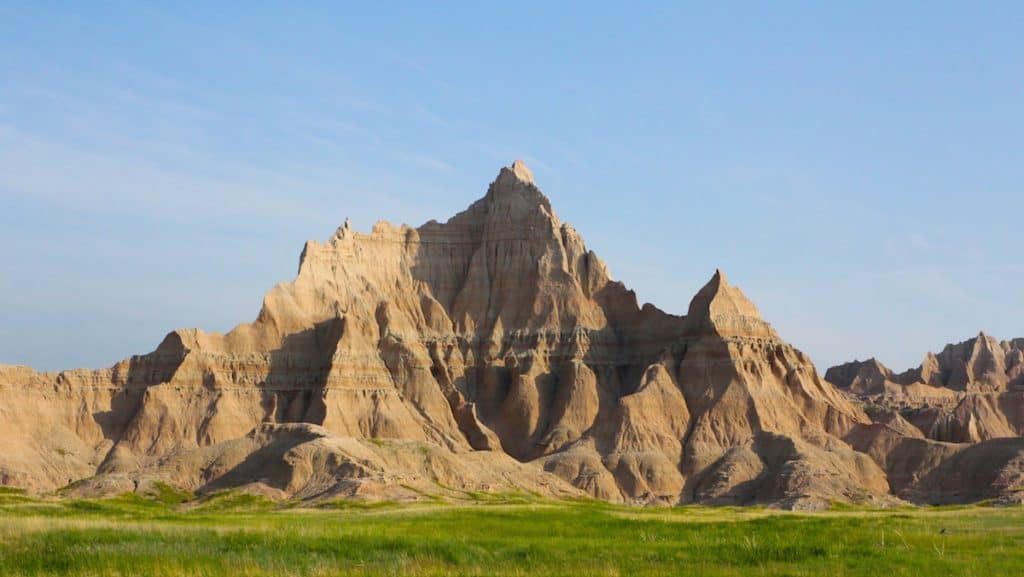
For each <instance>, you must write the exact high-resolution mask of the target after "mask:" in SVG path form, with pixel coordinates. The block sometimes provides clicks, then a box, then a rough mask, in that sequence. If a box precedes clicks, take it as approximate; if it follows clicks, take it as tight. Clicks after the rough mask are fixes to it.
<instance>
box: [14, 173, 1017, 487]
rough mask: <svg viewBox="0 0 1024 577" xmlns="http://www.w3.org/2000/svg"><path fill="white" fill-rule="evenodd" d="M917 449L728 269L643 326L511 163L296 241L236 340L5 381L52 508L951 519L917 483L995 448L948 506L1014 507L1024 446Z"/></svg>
mask: <svg viewBox="0 0 1024 577" xmlns="http://www.w3.org/2000/svg"><path fill="white" fill-rule="evenodd" d="M993 354H994V353H993ZM990 356H991V355H990ZM985 358H988V357H985ZM982 360H984V359H982ZM993 362H995V361H993ZM997 364H998V363H997ZM1004 364H1005V363H1004ZM869 408H870V407H869ZM915 431H916V429H915V428H914V427H913V426H907V427H904V426H903V423H901V422H900V421H898V420H897V419H896V417H893V418H891V419H889V420H888V421H883V420H880V419H879V418H877V415H875V414H874V413H873V412H872V411H870V410H866V409H865V408H864V406H863V403H862V402H861V401H860V400H859V399H858V398H857V397H855V396H852V395H849V394H847V393H845V392H843V391H842V390H840V388H837V387H834V386H833V385H832V384H831V383H830V382H829V381H828V380H826V379H823V378H821V376H820V375H818V373H817V370H816V369H815V367H814V365H813V363H812V362H811V361H810V359H809V358H808V357H807V356H806V355H804V354H803V353H802V352H801V351H799V350H798V349H796V348H794V347H792V346H791V345H789V344H788V343H786V342H785V341H783V340H782V339H781V337H780V336H779V335H778V334H777V333H776V331H775V330H774V329H773V328H772V327H771V325H770V324H768V323H767V322H766V321H764V320H763V319H762V318H761V316H760V313H759V312H758V310H757V307H756V306H755V305H754V304H753V303H752V302H751V301H750V300H749V299H748V298H747V297H746V295H744V294H743V292H742V291H741V290H740V289H739V288H738V287H735V286H732V285H730V284H729V283H728V281H727V280H726V278H725V275H724V274H723V273H722V272H721V271H720V270H716V271H715V274H714V275H713V276H712V277H711V279H710V280H709V281H708V282H707V283H706V285H705V286H704V287H703V288H701V289H700V290H699V291H698V292H697V294H696V295H694V297H693V299H692V300H691V303H690V306H689V308H688V312H687V315H685V316H677V315H672V314H669V313H666V312H664V311H661V310H660V309H658V308H657V307H655V306H653V305H649V304H645V305H643V306H642V307H641V306H640V305H639V303H638V302H637V298H636V295H635V293H634V292H632V291H630V290H629V289H627V288H626V286H625V285H624V284H623V283H621V282H619V281H615V280H613V279H612V277H611V275H610V274H609V272H608V268H607V266H606V265H605V264H604V262H603V261H602V260H601V259H600V258H599V257H598V256H597V255H596V254H595V253H594V252H593V251H591V250H589V249H588V248H587V247H586V244H585V242H584V240H583V238H582V237H581V236H580V235H579V233H578V232H577V231H576V230H575V229H574V228H573V227H572V226H571V225H568V224H567V223H562V222H561V221H560V219H559V218H558V216H557V215H556V214H555V211H554V210H553V208H552V206H551V203H550V200H549V199H548V198H547V196H545V195H544V193H543V192H541V190H540V189H539V188H538V187H537V186H536V184H535V183H534V181H533V176H532V173H530V171H529V169H528V168H527V167H526V166H525V164H523V163H522V162H520V161H517V162H515V163H513V164H512V165H511V166H510V167H504V168H502V169H501V170H500V171H499V173H498V175H497V177H496V178H495V180H494V182H492V183H491V184H490V186H489V187H488V189H487V192H486V194H485V195H484V196H483V197H482V198H480V199H479V200H477V201H475V202H473V203H472V204H471V205H470V206H469V207H468V208H467V209H466V210H464V211H461V212H459V213H458V214H456V215H454V216H452V217H451V218H449V219H448V220H446V221H445V222H444V223H440V222H437V221H433V220H432V221H428V222H427V223H425V224H423V225H421V226H420V227H415V228H414V227H410V226H408V225H398V226H396V225H392V224H390V223H388V222H386V221H378V222H377V223H376V224H375V225H374V226H373V228H372V230H371V231H370V232H368V233H361V232H357V231H355V230H353V229H352V227H351V224H350V223H349V222H348V221H346V222H345V224H343V225H342V226H341V227H339V228H338V229H337V231H335V233H334V234H333V235H332V236H331V237H330V238H329V239H328V240H326V241H323V242H321V241H309V242H307V243H306V244H305V246H304V248H303V250H302V254H301V257H300V262H299V267H298V271H297V274H296V277H295V279H293V280H292V281H290V282H285V283H280V284H278V285H275V286H274V287H273V288H271V289H270V290H269V291H268V292H267V294H266V296H265V297H264V299H263V303H262V306H261V308H260V311H259V313H258V315H257V316H256V318H255V320H254V321H253V322H250V323H243V324H240V325H238V326H236V327H235V328H233V329H232V330H230V331H228V332H227V333H224V334H219V333H206V332H204V331H201V330H199V329H186V330H177V331H172V332H171V333H169V334H168V335H167V336H166V337H165V338H164V340H163V341H162V342H161V343H160V345H159V346H158V347H157V348H156V350H154V351H153V352H152V353H149V354H146V355H136V356H133V357H130V358H129V359H126V360H124V361H121V362H119V363H117V364H115V365H114V366H113V367H111V368H110V369H101V370H96V371H89V370H73V371H65V372H60V373H56V374H52V373H35V372H34V371H31V370H30V369H27V368H15V367H0V438H4V439H6V440H7V445H8V446H9V448H10V449H11V450H9V451H6V452H3V453H0V483H2V484H5V485H18V486H26V487H28V488H31V489H34V490H40V491H45V490H53V489H56V488H59V487H62V486H70V487H71V489H70V490H72V491H73V492H79V493H83V494H96V493H99V494H106V493H115V492H119V491H124V490H129V491H137V490H142V489H140V487H142V488H145V487H146V486H148V485H152V484H153V483H156V482H162V483H169V484H171V485H174V486H179V487H182V488H184V489H188V490H190V491H198V492H209V491H214V490H219V489H221V488H225V487H236V488H242V489H244V490H248V491H255V492H260V493H262V494H267V495H270V496H274V497H279V498H298V499H307V500H321V499H332V498H360V499H381V498H389V499H390V498H397V499H417V498H422V497H423V495H424V494H434V493H441V494H443V493H444V492H446V491H452V490H474V491H476V490H484V491H500V490H526V491H531V492H535V493H539V494H543V495H549V496H554V497H563V496H582V495H590V496H592V497H596V498H600V499H605V500H608V501H614V502H629V503H638V504H667V505H675V504H682V503H691V502H705V503H719V504H725V503H730V504H747V503H768V504H774V505H780V506H787V507H818V506H825V505H827V504H828V503H831V502H832V501H852V502H861V503H874V504H889V503H896V502H899V499H912V500H928V499H929V498H932V497H930V495H933V494H937V495H939V497H936V498H945V496H946V495H947V493H952V492H953V491H945V492H943V491H939V490H938V489H936V488H935V487H937V486H938V484H939V483H940V481H942V480H941V479H939V478H938V477H929V476H928V473H929V472H931V471H933V470H934V469H926V468H925V467H933V466H934V465H936V464H940V465H941V463H944V462H952V461H950V460H951V459H961V460H965V462H969V463H984V462H985V460H984V459H981V460H979V459H966V458H965V457H962V456H960V455H961V453H963V452H964V451H966V450H974V449H975V448H976V447H978V446H980V447H982V449H985V450H988V449H986V447H989V446H992V447H995V446H996V445H998V451H1000V453H999V454H1000V455H1001V456H1002V457H1005V459H1004V461H1005V463H1004V465H1003V466H1002V467H1001V468H998V470H995V472H994V473H993V474H994V475H996V476H999V475H1002V477H999V478H1001V479H1003V478H1005V479H1008V480H1007V481H1006V482H1005V483H1003V484H1002V485H1000V484H997V483H995V482H994V481H993V482H992V483H989V484H988V485H987V486H981V487H970V491H973V492H968V493H963V494H961V493H957V496H956V498H966V499H971V498H975V495H977V496H978V498H981V497H982V496H989V495H990V494H991V493H993V492H995V493H997V496H1006V495H1009V494H1010V493H1012V491H1010V489H1011V488H1012V487H1015V486H1017V485H1013V483H1014V482H1015V481H1014V479H1016V478H1017V477H1014V475H1015V474H1016V472H1015V471H1016V470H1015V469H1014V467H1015V466H1016V465H1015V464H1014V463H1016V462H1017V461H1016V460H1015V459H1016V458H1017V457H1015V455H1018V454H1019V453H1020V451H1024V447H1021V446H1019V444H1014V443H1006V442H1002V441H1001V442H999V443H996V444H991V441H990V440H989V439H978V440H977V442H974V441H971V442H970V443H968V442H964V443H963V446H962V447H960V446H958V447H955V448H951V447H949V446H947V445H948V444H941V443H940V441H937V440H933V439H928V438H925V436H924V435H922V434H919V433H917V432H915ZM985 443H990V445H986V444H985ZM907 447H917V448H916V449H914V450H910V449H907ZM992 450H996V449H992ZM915 451H916V452H915ZM1015 451H1017V452H1015ZM922 453H927V454H930V455H933V456H932V457H930V458H929V459H926V460H925V461H924V464H922V463H921V462H919V460H918V457H919V456H920V454H922ZM1002 457H1001V458H1002ZM1007 463H1008V464H1007ZM972 466H981V465H972ZM907 470H914V471H917V473H915V475H916V476H915V475H911V476H910V477H909V478H911V480H909V481H908V480H906V479H904V477H905V476H906V475H905V472H906V471H907ZM1000 487H1002V488H1000ZM1013 494H1014V495H1015V494H1016V493H1013Z"/></svg>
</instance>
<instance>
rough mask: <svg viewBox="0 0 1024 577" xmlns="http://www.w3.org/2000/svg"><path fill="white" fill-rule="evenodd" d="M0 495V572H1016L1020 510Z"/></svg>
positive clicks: (1022, 557) (1023, 518) (1021, 544)
mask: <svg viewBox="0 0 1024 577" xmlns="http://www.w3.org/2000/svg"><path fill="white" fill-rule="evenodd" d="M180 501H181V499H179V498H177V496H176V495H175V494H173V493H168V494H166V495H163V496H156V498H154V499H143V498H141V497H136V496H123V497H118V498H115V499H106V500H69V499H63V500H40V499H34V498H30V497H26V496H23V495H20V494H17V493H13V492H2V493H0V575H4V576H28V575H81V576H86V575H88V576H99V575H125V576H128V575H133V576H134V575H158V576H179V575H188V576H207V575H210V576H214V575H246V576H263V575H266V576H275V577H277V576H292V575H294V576H299V575H303V576H306V575H314V576H319V575H324V576H326V575H682V574H686V575H744V576H749V575H815V576H818V575H829V576H830V577H836V576H843V575H885V576H887V577H889V576H896V575H913V576H920V575H943V576H953V575H977V576H983V575H984V576H996V575H1024V508H1021V507H1012V508H993V507H960V508H928V509H911V508H907V509H897V510H884V511H878V510H871V511H869V510H855V509H847V508H843V509H837V510H833V511H827V512H820V513H791V512H782V511H774V510H768V509H762V508H709V507H682V508H676V509H637V508H628V507H620V506H612V505H606V504H602V503H592V502H572V503H565V502H546V501H535V500H531V499H529V498H522V497H514V496H513V497H496V496H481V495H472V496H471V498H470V499H467V502H466V503H461V504H458V503H457V504H452V503H436V502H435V503H429V504H418V505H417V504H412V505H410V504H405V505H397V504H379V505H375V506H365V505H364V506H353V505H339V506H334V507H331V508H326V509H298V508H281V506H280V505H279V504H273V503H270V502H268V501H264V500H262V499H260V498H256V497H251V496H247V495H239V494H225V495H220V496H217V497H214V498H207V499H205V500H202V501H198V502H192V503H181V502H180Z"/></svg>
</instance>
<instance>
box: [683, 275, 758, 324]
mask: <svg viewBox="0 0 1024 577" xmlns="http://www.w3.org/2000/svg"><path fill="white" fill-rule="evenodd" d="M686 316H687V318H688V319H689V325H690V330H691V332H705V331H707V330H711V331H712V332H714V333H716V334H718V335H720V336H746V337H766V338H776V337H777V335H776V334H775V331H774V330H773V329H772V328H771V326H770V325H769V324H768V323H766V322H765V321H764V320H762V319H761V313H760V312H758V310H757V307H756V306H754V303H752V302H751V301H750V299H748V298H747V296H746V295H744V294H743V291H742V290H740V289H739V287H733V286H730V285H729V282H728V281H727V280H726V278H725V273H724V272H722V270H721V269H715V274H714V275H712V277H711V279H710V280H709V281H708V282H707V284H705V285H704V286H703V287H702V288H701V289H700V290H699V291H697V294H696V295H694V297H693V299H692V300H691V301H690V308H689V310H688V312H687V315H686Z"/></svg>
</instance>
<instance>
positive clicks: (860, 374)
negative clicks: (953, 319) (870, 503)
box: [825, 333, 1024, 502]
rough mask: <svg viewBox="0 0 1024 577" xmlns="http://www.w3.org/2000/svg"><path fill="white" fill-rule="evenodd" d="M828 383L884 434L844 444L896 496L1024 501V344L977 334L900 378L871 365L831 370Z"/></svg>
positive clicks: (930, 356)
mask: <svg viewBox="0 0 1024 577" xmlns="http://www.w3.org/2000/svg"><path fill="white" fill-rule="evenodd" d="M825 378H826V380H828V381H830V382H832V383H833V384H835V385H837V386H838V387H839V388H840V389H843V390H845V391H847V392H849V393H850V394H851V395H853V396H854V397H855V398H856V400H857V402H858V404H860V405H861V406H863V407H864V409H865V411H866V412H867V413H868V415H870V416H871V418H872V420H873V421H874V422H875V423H876V424H877V425H884V426H885V429H888V430H885V431H873V432H870V433H868V434H866V435H862V434H863V433H864V432H865V431H864V430H862V431H858V434H856V435H854V436H852V437H851V438H850V439H848V440H850V441H851V442H852V444H853V445H854V446H855V447H857V448H859V449H860V450H865V451H867V452H868V453H869V454H873V456H875V457H876V458H877V459H878V460H879V461H880V462H881V463H882V464H883V466H885V467H886V468H887V470H888V471H889V481H890V483H891V484H892V485H893V487H894V489H895V491H896V493H897V494H899V495H901V496H903V497H906V498H911V499H916V500H923V501H930V502H959V501H970V500H977V499H984V498H996V497H1003V498H1013V499H1016V500H1020V499H1022V498H1024V439H1021V435H1024V339H1014V340H1011V341H1003V342H999V341H997V340H996V339H994V338H992V337H990V336H988V335H985V334H984V333H980V334H979V335H978V336H977V337H975V338H973V339H969V340H967V341H964V342H962V343H958V344H955V345H947V346H946V347H945V348H944V349H943V350H942V352H941V353H939V354H937V355H936V354H933V353H928V354H927V355H926V356H925V358H924V361H923V362H922V363H921V366H919V367H918V368H916V369H910V370H907V371H904V372H902V373H899V374H895V373H893V372H892V371H891V370H889V369H888V368H887V367H885V365H883V364H882V363H880V362H879V361H878V360H876V359H869V360H867V361H852V362H849V363H845V364H842V365H839V366H836V367H832V368H830V369H828V371H826V373H825ZM892 431H899V432H900V433H901V436H898V437H897V436H894V435H893V433H892Z"/></svg>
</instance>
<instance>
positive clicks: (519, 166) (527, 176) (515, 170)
mask: <svg viewBox="0 0 1024 577" xmlns="http://www.w3.org/2000/svg"><path fill="white" fill-rule="evenodd" d="M511 170H512V174H514V175H516V178H518V179H519V180H521V181H523V182H526V183H529V184H533V172H531V171H530V169H529V168H528V167H527V166H526V163H525V162H523V161H522V160H516V161H515V162H513V163H512V166H511Z"/></svg>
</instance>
